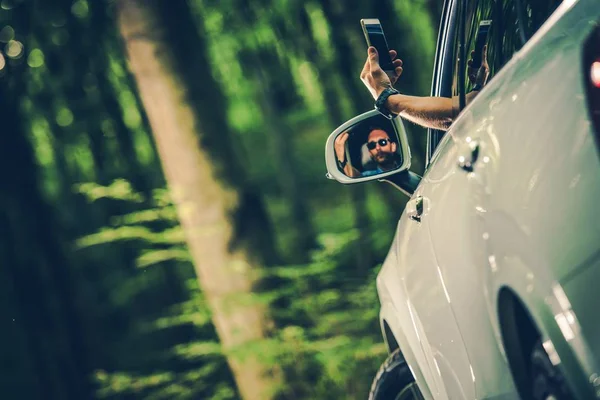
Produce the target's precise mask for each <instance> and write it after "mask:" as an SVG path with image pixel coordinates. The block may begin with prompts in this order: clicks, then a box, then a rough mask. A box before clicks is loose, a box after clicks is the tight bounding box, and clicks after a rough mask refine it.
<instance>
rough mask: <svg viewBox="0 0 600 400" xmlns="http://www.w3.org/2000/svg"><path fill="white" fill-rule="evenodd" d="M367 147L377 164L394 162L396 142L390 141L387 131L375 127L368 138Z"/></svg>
mask: <svg viewBox="0 0 600 400" xmlns="http://www.w3.org/2000/svg"><path fill="white" fill-rule="evenodd" d="M367 148H368V149H369V153H370V154H371V158H372V159H373V161H375V162H377V164H387V163H389V162H393V160H394V153H396V143H394V142H391V141H390V137H389V136H388V134H387V133H386V131H384V130H382V129H373V130H372V131H371V133H369V137H368V139H367Z"/></svg>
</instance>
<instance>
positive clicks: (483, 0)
mask: <svg viewBox="0 0 600 400" xmlns="http://www.w3.org/2000/svg"><path fill="white" fill-rule="evenodd" d="M560 2H561V0H468V1H467V10H466V17H467V18H466V21H467V23H466V26H465V48H466V55H467V58H470V54H471V51H472V50H474V49H475V41H476V37H477V32H478V30H479V24H480V22H481V21H483V20H490V21H491V27H490V30H489V33H488V40H487V46H488V47H487V58H488V65H489V67H490V75H489V79H488V83H489V82H490V81H491V80H493V78H494V76H495V75H496V74H497V73H498V71H500V70H501V69H502V67H504V65H506V63H507V62H508V61H509V60H510V59H511V58H512V56H513V54H515V53H516V52H517V51H518V50H519V49H520V48H521V47H522V46H523V44H525V42H526V41H527V39H528V38H530V37H531V35H532V34H533V33H535V31H537V29H539V27H540V26H541V25H542V24H543V23H544V21H545V20H546V19H547V18H548V17H549V16H550V14H552V12H554V10H555V9H556V7H557V6H558V5H559V4H560ZM455 58H456V59H458V54H456V57H455ZM458 84H459V82H458V63H456V65H455V71H454V80H453V88H452V93H453V96H458V93H459V86H458ZM463 84H464V85H465V89H466V92H467V93H468V92H469V91H470V90H471V89H472V85H471V82H470V81H469V79H468V77H465V82H464V83H463Z"/></svg>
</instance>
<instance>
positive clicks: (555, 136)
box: [326, 0, 600, 400]
mask: <svg viewBox="0 0 600 400" xmlns="http://www.w3.org/2000/svg"><path fill="white" fill-rule="evenodd" d="M463 7H464V8H463ZM480 20H491V21H492V27H491V31H490V34H489V36H488V37H489V39H488V60H489V64H490V68H491V73H492V76H491V79H490V81H489V82H488V84H487V85H486V86H485V87H484V88H483V90H481V92H480V93H479V94H478V95H477V97H476V98H475V99H474V100H473V101H472V102H470V103H469V104H468V105H467V106H466V107H464V108H463V109H462V110H461V111H460V114H458V117H457V118H456V119H455V120H454V122H453V123H452V125H451V126H450V128H449V129H448V131H446V132H441V131H434V130H430V131H429V133H428V149H427V155H428V160H427V167H426V170H425V173H424V174H423V177H420V176H418V175H416V174H414V173H412V172H409V171H408V168H409V166H410V150H409V147H408V143H407V138H406V134H405V132H404V128H403V125H402V121H401V119H400V118H395V119H392V120H388V119H386V118H384V117H383V116H382V115H380V114H379V113H378V112H377V111H375V110H373V111H370V112H367V113H365V114H362V115H360V116H358V117H356V118H354V119H352V120H350V121H348V122H346V123H345V124H343V125H342V126H340V127H339V128H338V129H336V130H335V131H334V132H333V133H332V134H331V136H330V137H329V139H328V141H327V144H326V164H327V169H328V176H329V177H330V178H332V179H336V180H338V181H340V182H342V183H360V182H365V181H371V180H385V181H388V182H392V183H393V184H394V185H396V186H397V187H398V188H399V189H401V190H402V191H404V192H405V193H406V194H407V195H409V196H410V200H409V202H408V203H407V206H406V209H405V210H404V212H403V214H402V217H401V218H400V221H399V223H398V227H397V231H396V235H395V238H394V240H393V243H392V245H391V249H390V251H389V254H388V256H387V258H386V260H385V262H384V264H383V267H382V269H381V271H380V273H379V275H378V277H377V289H378V293H379V298H380V302H381V312H380V318H381V328H382V332H383V336H384V339H385V341H386V343H387V346H388V348H389V351H390V357H389V358H388V360H387V361H386V362H385V363H384V364H383V365H382V368H381V369H380V371H379V373H378V374H377V376H376V378H375V381H374V383H373V389H372V393H371V398H372V399H411V398H425V399H518V398H521V399H536V400H537V399H548V400H549V399H558V400H563V399H581V400H587V399H594V398H600V158H599V149H600V147H599V145H600V0H564V1H562V2H561V1H554V0H478V1H477V0H464V1H463V0H446V2H445V5H444V10H443V15H442V20H441V28H440V33H439V36H438V44H437V55H436V62H435V70H434V75H433V76H434V79H433V89H432V95H434V96H445V97H451V96H460V95H461V93H464V92H465V91H467V92H468V91H469V88H470V87H469V83H468V80H466V79H465V77H464V73H463V74H461V73H460V71H461V70H463V71H464V68H465V65H464V61H461V60H464V59H465V57H464V55H466V54H468V52H470V50H471V49H472V48H473V46H474V41H475V40H474V36H475V32H476V30H477V27H478V26H479V22H480ZM463 28H464V33H465V34H464V36H462V37H465V38H466V40H459V38H460V37H461V36H460V33H461V30H462V29H463ZM461 45H462V46H461ZM462 49H465V50H462ZM461 51H462V55H463V57H459V55H461ZM404 57H406V59H407V60H408V59H409V55H405V56H404ZM344 134H345V135H344ZM375 135H377V136H375ZM386 135H387V136H386ZM340 138H344V140H340ZM336 139H337V140H336ZM336 144H337V148H338V151H336ZM385 148H388V149H393V152H394V154H393V156H389V155H386V154H384V155H383V156H382V157H381V160H384V161H385V162H382V163H379V161H381V160H379V161H377V160H375V155H374V154H375V152H380V151H384V150H383V149H385ZM340 149H343V150H340ZM340 151H342V152H344V151H345V154H342V153H341V152H340ZM390 151H391V150H390ZM369 152H371V153H369ZM370 156H371V157H370ZM375 161H377V162H375ZM378 163H379V166H378Z"/></svg>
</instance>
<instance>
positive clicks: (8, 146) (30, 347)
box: [0, 7, 92, 400]
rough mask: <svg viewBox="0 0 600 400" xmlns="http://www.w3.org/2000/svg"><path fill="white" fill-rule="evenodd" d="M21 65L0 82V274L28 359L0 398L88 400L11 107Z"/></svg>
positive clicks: (56, 237) (59, 254)
mask: <svg viewBox="0 0 600 400" xmlns="http://www.w3.org/2000/svg"><path fill="white" fill-rule="evenodd" d="M27 11H29V10H27V9H26V8H25V7H23V8H22V9H20V10H18V13H19V14H21V17H22V19H21V18H19V17H16V18H15V19H13V22H14V23H15V26H16V27H17V30H18V31H19V33H20V34H21V35H24V33H25V32H27V31H28V28H29V25H28V24H27V23H22V24H20V23H19V22H22V21H23V20H24V21H27V22H28V21H29V19H28V18H27V16H28V14H27ZM15 14H17V13H15ZM22 14H25V15H24V16H23V15H22ZM17 15H18V14H17ZM24 36H25V35H24ZM23 67H24V66H23V65H22V62H19V60H18V59H17V60H15V62H14V63H13V64H12V66H11V67H10V68H9V69H10V71H8V76H4V77H2V79H0V121H2V131H3V134H2V135H0V182H1V183H2V190H0V237H2V238H3V242H2V247H1V249H0V257H2V264H3V265H5V267H6V268H4V269H3V275H4V276H5V277H7V278H8V281H9V286H10V290H11V292H13V293H14V301H15V303H16V312H15V313H14V314H13V315H14V318H13V322H14V321H15V320H18V324H20V325H21V326H22V328H23V331H24V334H25V337H26V340H25V342H26V344H25V348H26V350H25V351H24V352H23V356H24V358H26V357H27V356H30V359H29V360H28V363H29V368H30V379H29V381H28V382H27V383H26V382H19V383H20V384H21V385H22V386H17V387H15V388H13V389H14V392H12V393H6V394H8V395H13V394H16V393H20V394H19V395H21V394H23V392H24V393H29V395H30V396H32V397H38V398H41V397H44V398H47V399H57V400H58V399H73V400H76V399H83V398H90V397H91V396H92V387H91V385H90V382H89V380H88V378H87V375H88V373H89V372H90V365H89V363H88V360H87V352H86V350H85V343H84V342H85V339H84V338H85V337H86V335H85V331H84V329H83V327H82V323H81V320H80V315H79V313H78V310H77V306H76V304H77V301H76V298H77V297H76V295H75V293H74V287H73V281H74V277H73V275H72V274H71V271H70V260H69V259H68V258H67V257H66V256H65V252H64V245H65V243H64V242H63V241H62V239H63V237H62V232H61V230H60V229H57V225H56V220H55V218H54V215H53V212H52V210H51V209H50V207H49V206H48V204H47V203H46V202H45V201H44V199H43V196H42V194H41V193H40V191H39V185H38V172H37V167H36V165H35V161H34V155H33V151H32V149H31V146H30V143H29V142H28V140H27V135H26V134H25V132H24V129H23V128H24V127H23V121H24V120H25V119H24V118H21V109H20V107H19V105H20V104H21V100H22V96H23V93H24V91H25V90H24V87H23V83H24V80H23V78H22V73H23V72H22V70H23ZM4 72H5V73H6V71H4ZM15 171H18V173H15ZM20 356H21V355H20ZM26 363H27V362H26Z"/></svg>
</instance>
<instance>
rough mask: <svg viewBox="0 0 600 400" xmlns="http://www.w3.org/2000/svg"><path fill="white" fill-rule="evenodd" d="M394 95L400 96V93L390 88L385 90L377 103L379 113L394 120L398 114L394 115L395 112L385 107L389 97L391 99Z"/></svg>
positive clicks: (376, 107)
mask: <svg viewBox="0 0 600 400" xmlns="http://www.w3.org/2000/svg"><path fill="white" fill-rule="evenodd" d="M393 94H400V92H399V91H397V90H396V89H394V88H393V87H391V86H390V87H388V88H385V90H384V91H383V92H381V94H380V95H379V97H378V98H377V101H375V109H376V110H377V111H379V112H380V113H381V114H382V115H383V116H384V117H386V118H387V119H393V118H395V117H396V115H397V114H394V113H393V112H391V111H390V110H389V109H388V108H387V107H386V106H385V102H386V101H387V99H388V97H390V96H391V95H393Z"/></svg>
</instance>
